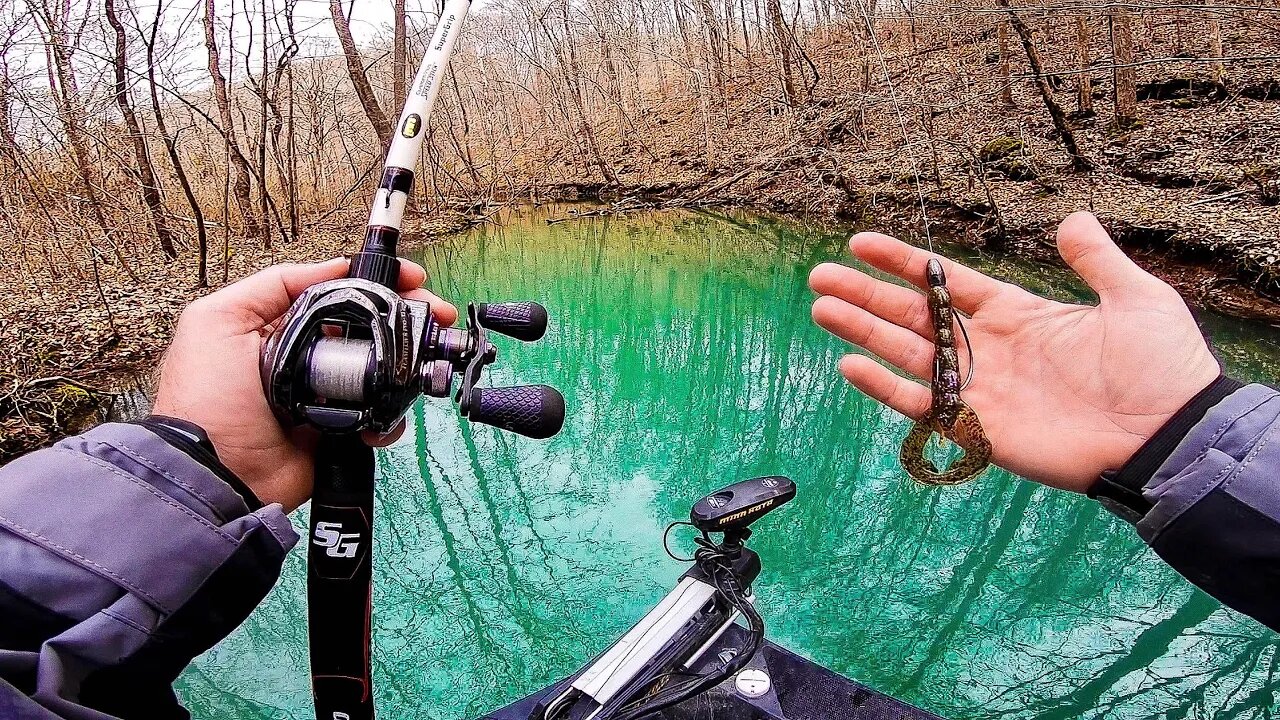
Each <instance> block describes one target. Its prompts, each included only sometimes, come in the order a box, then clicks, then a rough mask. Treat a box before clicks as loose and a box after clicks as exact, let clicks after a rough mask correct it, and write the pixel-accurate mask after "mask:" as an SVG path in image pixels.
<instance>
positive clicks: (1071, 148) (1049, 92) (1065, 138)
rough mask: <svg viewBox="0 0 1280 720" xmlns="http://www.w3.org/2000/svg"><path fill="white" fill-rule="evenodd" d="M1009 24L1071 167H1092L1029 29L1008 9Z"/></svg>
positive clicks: (1006, 4)
mask: <svg viewBox="0 0 1280 720" xmlns="http://www.w3.org/2000/svg"><path fill="white" fill-rule="evenodd" d="M997 3H998V4H999V5H1000V7H1003V8H1005V9H1008V8H1009V0H997ZM1009 24H1010V25H1012V26H1013V29H1014V32H1016V33H1018V38H1019V39H1020V40H1022V49H1023V50H1025V51H1026V52H1027V63H1028V64H1030V65H1031V75H1032V77H1033V78H1034V79H1035V82H1036V87H1037V88H1038V89H1039V90H1040V99H1042V100H1044V106H1045V109H1047V110H1048V111H1049V117H1050V118H1052V119H1053V127H1054V128H1055V129H1057V131H1058V135H1059V137H1061V139H1062V145H1063V146H1064V147H1065V148H1066V149H1067V154H1069V155H1070V156H1071V167H1072V168H1073V169H1074V170H1076V171H1077V172H1085V171H1088V170H1091V169H1093V163H1091V162H1089V159H1088V158H1086V157H1085V156H1084V154H1083V153H1081V152H1080V147H1079V146H1078V145H1076V136H1075V135H1074V134H1073V133H1072V132H1071V125H1070V124H1069V123H1068V122H1067V114H1066V113H1064V112H1063V111H1062V106H1060V105H1058V101H1057V100H1055V99H1054V97H1053V88H1052V87H1050V86H1049V81H1048V80H1046V79H1045V77H1044V64H1043V63H1042V62H1041V61H1040V51H1038V50H1036V46H1035V42H1034V41H1033V38H1032V37H1031V29H1030V28H1028V27H1027V25H1026V23H1024V22H1023V21H1022V18H1020V17H1018V14H1017V13H1015V12H1014V11H1012V10H1009Z"/></svg>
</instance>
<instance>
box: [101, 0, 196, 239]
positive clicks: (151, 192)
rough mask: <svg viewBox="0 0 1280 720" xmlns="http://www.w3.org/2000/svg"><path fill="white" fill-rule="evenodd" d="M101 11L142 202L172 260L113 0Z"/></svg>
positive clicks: (115, 88)
mask: <svg viewBox="0 0 1280 720" xmlns="http://www.w3.org/2000/svg"><path fill="white" fill-rule="evenodd" d="M103 10H104V11H105V12H106V16H107V22H108V23H109V24H110V25H111V29H112V30H114V31H115V35H116V45H115V57H113V58H112V65H113V69H114V70H115V87H114V95H115V100H116V105H117V106H118V107H119V108H120V115H121V116H122V117H123V118H124V127H125V131H126V132H128V134H129V141H130V143H132V145H133V156H134V160H135V161H136V162H137V163H138V170H137V172H138V179H139V181H140V182H141V184H142V199H143V202H145V203H146V205H147V212H148V213H149V214H150V216H151V228H152V230H153V231H154V232H155V236H156V241H157V242H159V243H160V249H161V250H163V251H164V254H165V255H168V256H169V258H170V259H173V258H176V257H178V253H177V251H176V250H174V248H173V236H172V235H171V234H170V233H169V228H168V226H167V225H166V224H165V219H164V201H163V200H162V199H161V197H160V185H159V183H157V182H156V172H155V168H154V167H152V165H151V156H150V155H149V154H148V153H147V141H146V139H145V138H144V137H143V136H142V128H141V127H140V126H139V125H138V116H137V115H136V114H135V113H134V112H133V104H132V102H131V101H130V100H129V84H128V82H127V81H126V80H125V72H126V63H127V62H128V61H127V59H126V58H125V54H126V51H127V44H126V42H125V37H124V25H122V24H121V23H120V18H118V17H116V4H115V0H104V2H103Z"/></svg>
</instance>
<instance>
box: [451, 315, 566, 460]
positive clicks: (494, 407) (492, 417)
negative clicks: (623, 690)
mask: <svg viewBox="0 0 1280 720" xmlns="http://www.w3.org/2000/svg"><path fill="white" fill-rule="evenodd" d="M539 307H541V306H539ZM544 312H545V311H544ZM467 417H468V418H469V419H470V420H471V421H472V422H481V423H484V424H486V425H492V426H494V427H496V428H501V429H503V430H508V431H510V432H513V433H519V434H520V435H524V436H525V437H531V438H535V439H537V440H543V439H545V438H549V437H551V436H552V435H555V434H556V433H558V432H560V428H562V427H564V396H563V395H561V394H560V391H559V390H556V389H555V388H553V387H550V386H548V385H518V386H516V387H496V388H475V389H474V390H472V391H471V402H470V403H469V406H468V410H467Z"/></svg>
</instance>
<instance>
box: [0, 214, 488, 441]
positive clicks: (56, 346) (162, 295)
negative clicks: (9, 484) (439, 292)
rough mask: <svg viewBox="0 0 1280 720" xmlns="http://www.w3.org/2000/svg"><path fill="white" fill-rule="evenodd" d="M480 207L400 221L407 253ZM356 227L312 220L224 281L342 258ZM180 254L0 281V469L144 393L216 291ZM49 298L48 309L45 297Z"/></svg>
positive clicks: (248, 248)
mask: <svg viewBox="0 0 1280 720" xmlns="http://www.w3.org/2000/svg"><path fill="white" fill-rule="evenodd" d="M486 212H489V208H488V207H487V206H486V205H484V204H480V205H476V206H475V207H471V208H464V209H449V210H445V211H441V212H436V213H432V214H429V215H427V214H420V213H415V214H411V215H409V216H408V217H406V221H405V234H404V236H403V239H402V246H403V247H405V248H411V247H414V246H417V245H421V244H424V243H429V242H432V241H433V240H434V239H436V238H438V237H440V236H443V235H448V234H451V233H456V232H460V231H462V230H464V229H466V228H467V227H470V226H471V225H472V224H474V223H475V222H482V221H483V218H484V217H485V215H484V213H486ZM364 228H365V215H364V213H363V211H353V212H350V213H345V214H342V215H331V216H325V217H320V218H317V219H315V220H314V221H313V222H312V223H311V224H310V226H309V227H308V228H307V230H306V231H305V233H304V237H305V238H306V239H305V241H304V242H297V243H292V244H287V245H280V244H276V245H275V246H274V247H272V248H270V249H268V248H263V247H261V244H260V243H254V242H252V241H246V242H244V243H242V244H240V245H238V247H237V252H235V253H234V254H232V256H231V258H230V259H229V262H228V267H227V274H226V277H227V278H228V279H229V280H231V281H234V280H236V279H239V278H242V277H244V276H246V275H249V274H252V273H254V272H256V271H258V270H261V269H263V268H265V267H268V266H270V265H274V264H277V263H282V262H318V261H323V260H327V259H329V258H333V257H337V256H339V255H342V254H345V253H351V252H353V251H354V250H355V249H356V246H357V245H358V243H359V240H360V238H361V237H363V234H364ZM191 250H192V249H190V248H188V249H187V252H184V253H182V254H180V256H179V258H178V259H177V260H176V261H173V262H166V261H165V259H164V258H163V256H160V255H159V254H158V253H155V254H150V255H139V256H137V257H135V258H131V261H132V262H133V266H132V267H131V268H130V269H129V270H128V271H125V270H124V269H122V268H119V267H116V266H113V265H109V264H104V265H103V266H102V268H101V270H102V272H101V280H102V282H101V286H100V287H98V286H96V285H95V284H93V283H79V282H75V283H68V282H65V281H60V279H59V278H50V277H43V276H41V277H33V276H30V275H24V276H5V277H0V284H3V286H4V288H5V292H4V293H2V294H0V464H3V463H4V462H7V461H8V460H11V459H13V458H14V457H17V456H18V455H21V454H23V453H25V452H29V451H31V450H34V449H36V448H40V447H44V446H46V445H49V444H51V443H53V442H55V441H56V440H57V439H58V438H60V437H63V436H65V435H67V434H69V433H75V432H79V431H81V430H83V429H85V428H86V427H89V426H92V425H93V424H95V423H98V422H102V421H103V420H106V419H107V418H108V417H109V416H112V415H113V413H115V412H116V411H118V410H119V409H120V407H121V403H128V402H131V401H135V400H136V398H137V396H138V395H139V394H145V393H149V392H150V390H151V386H152V385H153V384H154V380H155V375H156V373H157V370H158V368H159V366H160V364H161V362H162V361H163V357H162V356H163V353H164V350H165V348H166V347H168V345H169V341H170V339H171V338H172V336H173V329H174V327H175V326H176V325H177V322H178V316H179V315H180V314H181V313H182V310H183V308H185V307H186V306H187V305H188V304H189V303H190V302H191V301H192V300H195V299H196V298H199V297H201V296H203V295H206V294H208V293H209V292H212V291H213V290H215V289H217V286H221V285H222V270H221V268H220V267H219V268H216V272H215V271H214V270H211V272H210V280H211V284H213V285H215V287H212V288H201V287H198V286H197V284H196V282H195V279H194V274H193V273H192V272H191V270H192V269H193V268H194V267H195V262H194V254H193V252H192V251H191ZM54 293H56V298H55V299H54V300H53V301H50V300H49V298H50V296H51V294H54Z"/></svg>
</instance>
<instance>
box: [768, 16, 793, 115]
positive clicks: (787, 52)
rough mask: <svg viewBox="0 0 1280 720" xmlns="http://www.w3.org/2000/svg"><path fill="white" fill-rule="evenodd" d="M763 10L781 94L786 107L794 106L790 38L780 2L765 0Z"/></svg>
mask: <svg viewBox="0 0 1280 720" xmlns="http://www.w3.org/2000/svg"><path fill="white" fill-rule="evenodd" d="M765 12H767V13H768V15H769V28H770V30H771V32H772V34H773V42H774V45H775V47H776V48H777V50H778V64H779V73H778V79H779V81H780V82H781V83H782V96H783V98H784V99H785V100H786V103H787V106H788V107H795V106H796V103H797V98H796V83H795V77H794V76H793V75H792V73H791V65H792V58H791V38H790V37H788V35H787V24H786V21H785V20H783V18H782V3H781V2H780V0H765Z"/></svg>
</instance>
